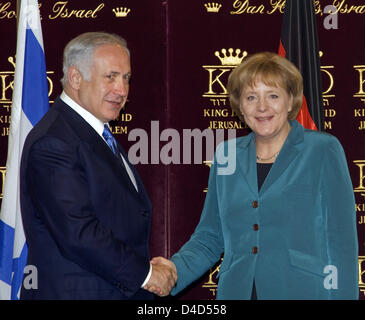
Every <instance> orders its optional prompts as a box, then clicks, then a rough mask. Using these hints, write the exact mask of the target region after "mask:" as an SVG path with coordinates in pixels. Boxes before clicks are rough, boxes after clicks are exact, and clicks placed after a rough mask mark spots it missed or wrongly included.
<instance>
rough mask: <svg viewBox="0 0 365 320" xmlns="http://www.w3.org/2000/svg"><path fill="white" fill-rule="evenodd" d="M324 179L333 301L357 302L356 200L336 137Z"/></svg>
mask: <svg viewBox="0 0 365 320" xmlns="http://www.w3.org/2000/svg"><path fill="white" fill-rule="evenodd" d="M321 178H322V185H321V188H322V190H323V202H322V203H323V204H322V205H323V210H324V214H325V227H326V228H325V230H326V233H327V250H328V257H329V261H330V264H331V266H334V267H335V269H331V268H332V267H331V268H330V269H329V270H328V271H329V272H328V275H327V276H326V277H327V280H328V281H329V282H328V283H327V286H329V288H328V290H330V293H329V296H330V299H358V291H359V290H358V239H357V230H356V209H355V198H354V193H353V186H352V182H351V178H350V174H349V170H348V167H347V162H346V157H345V153H344V151H343V148H342V146H341V144H340V143H339V141H338V140H337V139H336V138H335V137H331V142H330V145H329V148H328V149H327V150H326V154H325V156H324V163H323V171H322V177H321ZM336 269H337V279H336V273H334V270H336ZM336 280H337V281H336ZM324 284H326V279H325V283H324ZM336 284H337V286H336Z"/></svg>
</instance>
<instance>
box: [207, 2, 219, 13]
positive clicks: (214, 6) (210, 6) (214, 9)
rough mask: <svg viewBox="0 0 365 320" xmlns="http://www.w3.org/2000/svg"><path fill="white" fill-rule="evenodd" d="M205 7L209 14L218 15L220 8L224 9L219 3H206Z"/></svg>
mask: <svg viewBox="0 0 365 320" xmlns="http://www.w3.org/2000/svg"><path fill="white" fill-rule="evenodd" d="M204 7H205V9H206V10H207V12H210V13H218V12H219V10H220V8H222V5H221V4H220V3H217V2H212V3H211V2H208V3H204Z"/></svg>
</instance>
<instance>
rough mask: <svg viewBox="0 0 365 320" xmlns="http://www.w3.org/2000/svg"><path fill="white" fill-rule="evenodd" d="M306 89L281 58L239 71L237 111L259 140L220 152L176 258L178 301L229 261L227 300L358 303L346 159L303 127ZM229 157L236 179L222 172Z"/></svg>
mask: <svg viewBox="0 0 365 320" xmlns="http://www.w3.org/2000/svg"><path fill="white" fill-rule="evenodd" d="M302 88H303V86H302V77H301V75H300V73H299V71H298V70H297V69H296V67H295V66H294V65H293V64H292V63H291V62H289V61H288V60H286V59H285V58H282V57H280V56H278V55H276V54H273V53H259V54H256V55H253V56H251V57H249V58H246V59H245V60H244V61H243V62H242V64H241V65H240V66H238V67H237V68H236V69H235V70H234V71H233V72H232V73H231V75H230V77H229V81H228V91H229V94H230V101H231V106H232V108H233V110H234V111H236V113H237V114H238V115H240V116H241V118H242V120H244V121H245V122H246V123H247V125H248V126H249V127H250V128H251V129H252V133H250V134H249V135H247V136H245V137H241V138H238V139H235V140H229V141H226V142H224V143H222V144H221V145H220V146H219V147H218V148H217V150H216V154H215V159H214V163H213V165H212V167H211V170H210V177H209V185H208V194H207V196H206V200H205V205H204V209H203V212H202V216H201V219H200V222H199V225H198V226H197V228H196V230H195V232H194V234H193V235H192V237H191V239H190V240H189V241H188V242H187V243H186V244H185V245H184V246H183V247H182V248H181V249H180V250H179V252H178V253H176V254H175V255H174V256H173V257H172V259H171V260H172V262H173V263H174V265H175V266H176V270H177V274H178V280H177V283H176V286H175V287H174V289H173V290H172V294H173V295H175V294H177V293H178V292H180V291H181V290H182V289H184V288H185V287H186V286H187V285H189V284H190V283H191V282H193V281H194V280H196V279H198V278H199V277H200V276H201V275H203V274H204V273H205V272H206V271H207V270H208V269H209V268H210V267H212V266H213V265H214V264H215V263H216V262H217V261H218V260H219V258H220V257H221V255H222V253H224V259H223V262H222V265H221V267H220V270H219V274H218V278H219V282H218V291H217V298H218V299H252V298H256V297H257V298H258V299H357V298H358V269H357V260H358V245H357V232H356V219H355V218H356V211H355V199H354V194H353V187H352V183H351V179H350V175H349V171H348V167H347V163H346V158H345V154H344V151H343V149H342V147H341V145H340V143H339V141H338V140H337V139H336V138H335V137H333V136H331V135H329V134H327V133H320V132H317V131H312V130H306V129H304V128H303V127H302V125H301V124H299V123H298V122H297V121H296V120H294V119H295V118H296V116H297V114H298V112H299V110H300V108H301V105H302V94H303V89H302ZM229 150H235V152H230V154H229V159H228V161H233V164H235V165H236V169H235V171H234V173H233V174H229V173H227V174H226V173H225V172H224V165H221V164H222V160H223V159H224V157H223V155H225V154H227V151H229ZM231 165H232V162H231ZM226 167H227V166H226ZM159 259H160V262H161V261H162V260H163V259H162V258H157V259H154V260H153V261H152V263H156V262H158V260H159ZM166 263H170V264H171V262H166ZM171 265H172V264H171Z"/></svg>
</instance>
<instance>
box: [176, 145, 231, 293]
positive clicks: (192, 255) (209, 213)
mask: <svg viewBox="0 0 365 320" xmlns="http://www.w3.org/2000/svg"><path fill="white" fill-rule="evenodd" d="M218 148H219V147H218ZM217 150H218V149H217ZM217 152H218V151H217ZM215 160H216V159H215ZM215 160H214V162H213V165H212V167H211V168H210V174H209V182H208V192H207V196H206V199H205V203H204V208H203V211H202V214H201V218H200V221H199V224H198V226H197V227H196V229H195V231H194V233H193V235H192V236H191V238H190V239H189V241H188V242H186V243H185V244H184V245H183V246H182V248H181V249H180V250H179V251H178V252H177V253H176V254H174V255H173V256H172V258H171V260H172V261H173V262H174V263H175V265H176V269H177V274H178V280H177V283H176V286H175V287H174V289H173V290H172V292H171V294H172V295H176V294H177V293H179V292H180V291H181V290H183V289H184V288H185V287H187V286H188V285H189V284H190V283H192V282H193V281H195V280H197V279H198V278H199V277H201V276H202V275H203V274H204V273H205V272H206V271H207V270H208V269H209V268H210V267H212V266H213V265H214V264H215V263H216V262H217V261H218V260H219V258H220V256H221V254H222V253H223V248H224V245H223V235H222V229H221V221H220V216H219V204H218V194H217V166H218V164H217V163H216V161H215Z"/></svg>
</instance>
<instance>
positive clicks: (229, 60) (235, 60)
mask: <svg viewBox="0 0 365 320" xmlns="http://www.w3.org/2000/svg"><path fill="white" fill-rule="evenodd" d="M221 52H222V54H223V56H222V57H221V56H220V53H219V52H218V51H216V52H215V53H214V54H215V55H216V56H217V57H218V58H219V60H220V61H221V64H222V65H225V66H238V65H239V64H240V63H241V61H242V59H243V58H244V57H246V56H247V52H246V51H242V54H241V55H240V53H241V50H240V49H236V51H235V54H236V55H233V49H232V48H229V49H228V53H229V55H227V50H226V49H222V50H221Z"/></svg>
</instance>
